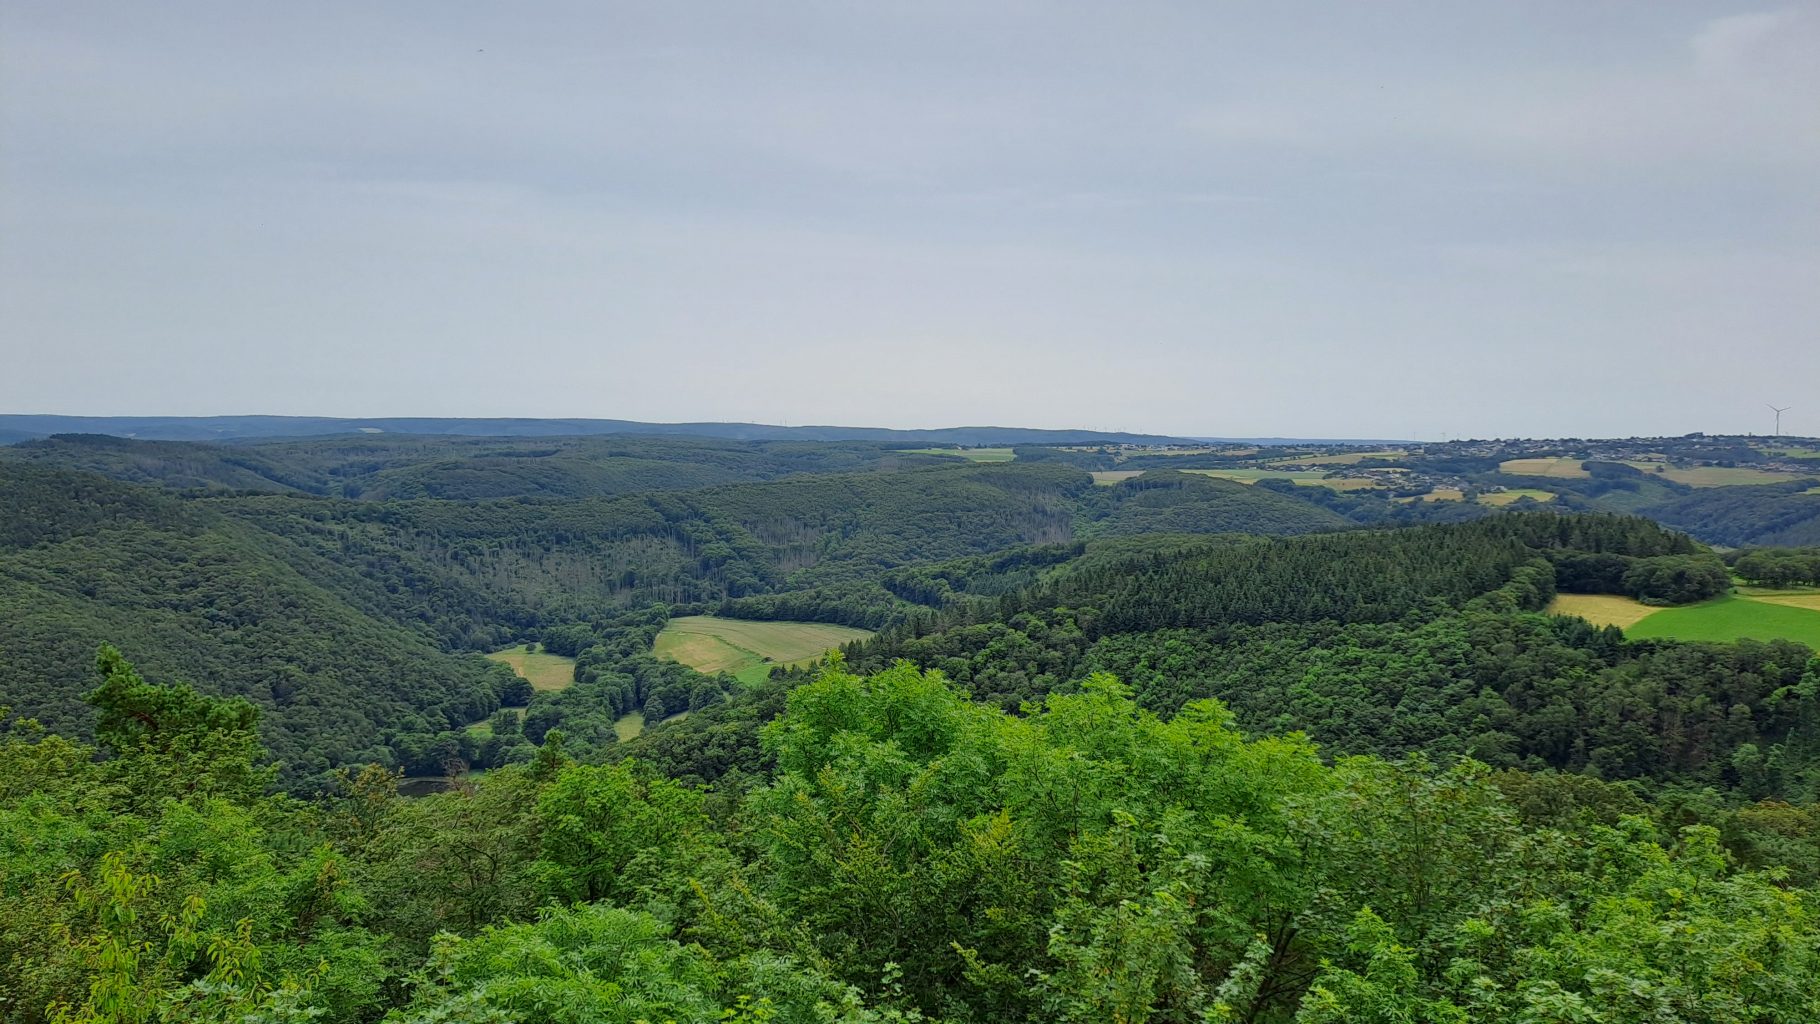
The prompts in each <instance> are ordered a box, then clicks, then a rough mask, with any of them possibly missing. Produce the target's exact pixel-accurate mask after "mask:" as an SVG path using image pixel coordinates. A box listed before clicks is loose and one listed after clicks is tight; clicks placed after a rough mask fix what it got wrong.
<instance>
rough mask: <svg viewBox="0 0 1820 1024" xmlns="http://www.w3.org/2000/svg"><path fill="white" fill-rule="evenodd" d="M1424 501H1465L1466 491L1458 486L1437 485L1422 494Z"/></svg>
mask: <svg viewBox="0 0 1820 1024" xmlns="http://www.w3.org/2000/svg"><path fill="white" fill-rule="evenodd" d="M1422 500H1423V501H1464V500H1466V492H1465V491H1462V490H1460V489H1459V488H1458V487H1437V488H1435V489H1434V490H1432V491H1429V492H1428V493H1427V494H1424V495H1422Z"/></svg>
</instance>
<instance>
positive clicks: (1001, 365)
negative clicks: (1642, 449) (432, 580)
mask: <svg viewBox="0 0 1820 1024" xmlns="http://www.w3.org/2000/svg"><path fill="white" fill-rule="evenodd" d="M1772 403H1773V404H1774V405H1778V406H1790V407H1791V410H1790V412H1789V413H1787V414H1786V415H1785V416H1784V417H1783V428H1784V430H1785V432H1789V433H1805V434H1813V435H1820V2H1811V3H1799V4H1792V5H1782V6H1776V5H1769V6H1758V5H1752V4H1742V5H1739V4H1722V3H1689V2H1679V0H1650V2H1630V3H1587V2H1585V0H1539V2H1525V3H1521V4H1514V3H1510V4H1506V3H1461V2H1459V0H1438V2H1430V3H1406V2H1397V0H1373V2H1371V3H1353V2H1340V0H1330V2H1327V3H1303V2H1282V3H1207V2H1184V3H1170V4H1161V3H1148V2H1143V0H1133V2H1121V3H1118V4H1104V3H1085V2H1082V3H1073V2H1057V3H1039V2H1026V0H999V2H992V3H978V2H946V0H925V2H916V3H893V2H872V0H869V2H864V3H852V2H832V0H830V2H820V3H798V2H792V0H767V2H765V3H724V2H723V3H714V4H697V3H692V2H687V0H664V2H661V3H640V4H622V3H614V2H601V0H589V2H576V3H556V2H521V3H513V4H497V3H469V2H453V0H434V2H431V0H387V2H385V3H372V2H370V0H363V2H356V3H344V2H340V0H319V2H313V3H308V4H299V3H288V4H280V3H248V2H246V0H223V2H216V3H195V2H185V0H168V2H161V3H156V4H153V3H146V2H144V0H124V2H117V0H106V2H103V0H94V2H90V0H9V2H8V3H6V4H5V5H4V7H3V8H0V412H14V413H69V414H81V415H107V414H134V415H154V414H168V415H210V414H241V413H282V414H299V415H338V416H381V415H406V416H594V417H608V418H624V419H638V420H658V421H684V420H749V421H759V422H768V423H789V424H808V423H837V424H855V425H859V424H863V425H877V426H892V427H935V426H953V425H961V424H996V425H1014V426H1033V427H1067V428H1087V429H1107V430H1133V431H1144V432H1158V433H1169V434H1182V435H1196V436H1300V437H1390V438H1409V439H1417V440H1427V439H1439V438H1443V437H1455V438H1458V437H1494V436H1505V437H1513V436H1531V437H1551V436H1630V435H1655V434H1680V433H1685V432H1689V431H1695V430H1704V431H1707V432H1738V433H1742V432H1758V433H1767V432H1769V431H1770V429H1771V427H1772V414H1771V413H1770V411H1769V410H1768V409H1767V408H1766V405H1768V404H1772Z"/></svg>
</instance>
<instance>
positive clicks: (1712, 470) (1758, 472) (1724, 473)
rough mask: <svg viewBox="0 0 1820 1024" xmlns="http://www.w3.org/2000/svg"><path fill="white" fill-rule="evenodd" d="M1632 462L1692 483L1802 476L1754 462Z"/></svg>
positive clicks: (1771, 481)
mask: <svg viewBox="0 0 1820 1024" xmlns="http://www.w3.org/2000/svg"><path fill="white" fill-rule="evenodd" d="M1628 465H1631V466H1635V467H1636V468H1638V469H1640V470H1642V471H1644V472H1645V473H1650V474H1652V475H1655V476H1659V477H1661V478H1662V479H1664V480H1673V481H1674V482H1675V483H1678V484H1686V485H1687V486H1689V487H1735V486H1738V485H1741V484H1781V483H1787V482H1789V481H1790V480H1799V479H1801V475H1800V474H1798V473H1785V472H1782V471H1780V470H1775V469H1753V468H1751V467H1750V466H1690V467H1688V468H1686V469H1676V468H1675V467H1673V466H1669V467H1667V468H1665V469H1662V470H1661V471H1660V472H1658V471H1657V467H1658V466H1660V465H1661V463H1648V462H1632V463H1628Z"/></svg>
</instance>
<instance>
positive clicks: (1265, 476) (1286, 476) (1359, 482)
mask: <svg viewBox="0 0 1820 1024" xmlns="http://www.w3.org/2000/svg"><path fill="white" fill-rule="evenodd" d="M1182 472H1184V473H1198V474H1200V475H1201V476H1210V477H1214V478H1216V479H1219V480H1236V481H1238V482H1239V483H1242V484H1255V483H1257V482H1258V481H1259V480H1292V481H1294V482H1295V483H1297V484H1299V485H1301V486H1304V487H1331V488H1333V489H1334V490H1336V491H1361V490H1365V489H1366V488H1369V487H1376V486H1378V484H1377V481H1375V480H1371V479H1368V478H1366V477H1342V478H1339V479H1335V480H1329V479H1327V474H1326V473H1323V472H1321V471H1320V470H1314V469H1184V470H1182Z"/></svg>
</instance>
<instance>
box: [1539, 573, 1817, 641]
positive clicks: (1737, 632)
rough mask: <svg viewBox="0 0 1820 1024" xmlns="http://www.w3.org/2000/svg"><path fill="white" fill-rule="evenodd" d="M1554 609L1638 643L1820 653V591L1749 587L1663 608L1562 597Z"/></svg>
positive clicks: (1608, 597) (1602, 597)
mask: <svg viewBox="0 0 1820 1024" xmlns="http://www.w3.org/2000/svg"><path fill="white" fill-rule="evenodd" d="M1548 610H1549V611H1550V612H1551V613H1553V614H1556V615H1577V616H1579V617H1580V618H1583V619H1585V620H1586V621H1588V622H1591V623H1593V624H1594V625H1599V626H1617V627H1619V628H1620V629H1622V630H1624V635H1625V636H1627V637H1629V638H1631V639H1633V640H1648V639H1672V640H1712V641H1719V642H1729V641H1732V640H1746V639H1748V640H1794V641H1796V642H1798V643H1804V644H1806V645H1808V646H1809V647H1812V648H1814V649H1815V650H1820V592H1811V591H1810V592H1798V591H1756V590H1753V589H1752V588H1745V590H1744V591H1742V592H1740V593H1736V594H1727V595H1725V596H1723V597H1716V598H1713V599H1712V600H1710V601H1702V602H1700V603H1699V604H1688V605H1680V606H1678V607H1672V608H1663V607H1656V606H1652V605H1646V604H1643V603H1641V602H1638V601H1633V600H1631V599H1630V598H1628V597H1619V596H1617V595H1615V594H1562V595H1560V596H1559V597H1556V598H1555V600H1554V603H1553V604H1550V605H1549V606H1548Z"/></svg>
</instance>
